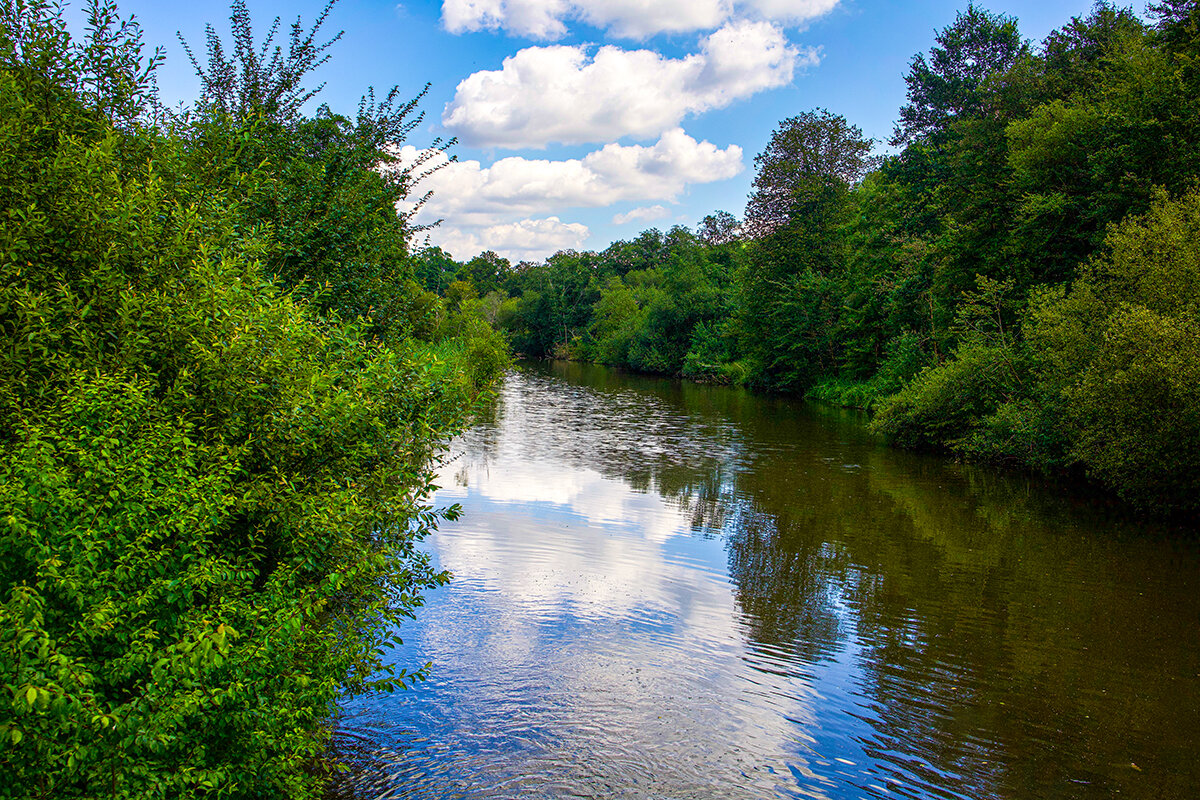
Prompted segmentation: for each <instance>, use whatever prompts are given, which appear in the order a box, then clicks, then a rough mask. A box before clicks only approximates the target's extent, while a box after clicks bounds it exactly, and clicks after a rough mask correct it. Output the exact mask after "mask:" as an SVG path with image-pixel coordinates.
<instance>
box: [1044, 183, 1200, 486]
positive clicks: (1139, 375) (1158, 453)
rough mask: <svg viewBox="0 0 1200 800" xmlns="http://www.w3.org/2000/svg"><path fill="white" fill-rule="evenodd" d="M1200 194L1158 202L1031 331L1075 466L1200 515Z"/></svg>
mask: <svg viewBox="0 0 1200 800" xmlns="http://www.w3.org/2000/svg"><path fill="white" fill-rule="evenodd" d="M1198 241H1200V191H1193V192H1191V193H1189V194H1187V195H1186V196H1184V197H1183V198H1181V199H1178V200H1170V199H1168V198H1166V197H1165V196H1160V197H1159V198H1158V199H1157V201H1156V202H1155V204H1154V206H1153V207H1152V208H1151V210H1150V211H1149V212H1148V213H1147V214H1145V215H1143V216H1138V217H1132V218H1130V219H1128V220H1126V221H1125V222H1123V223H1121V224H1120V225H1118V226H1117V227H1115V228H1114V229H1113V230H1112V231H1111V232H1110V234H1109V236H1108V239H1107V243H1108V247H1109V253H1108V254H1107V255H1105V256H1103V257H1100V258H1097V259H1095V260H1094V261H1092V262H1091V263H1090V264H1089V265H1088V266H1087V268H1086V269H1085V270H1084V271H1083V274H1082V275H1081V276H1080V278H1079V280H1077V281H1076V282H1075V284H1074V285H1073V286H1072V288H1071V291H1070V293H1065V292H1062V291H1058V292H1051V293H1047V294H1046V295H1044V296H1043V297H1041V298H1040V300H1039V302H1038V303H1036V304H1035V306H1034V308H1033V311H1032V312H1031V322H1030V325H1029V329H1030V333H1029V335H1030V339H1031V341H1032V342H1033V344H1034V346H1035V348H1036V350H1037V352H1038V355H1039V359H1040V361H1041V363H1042V364H1043V367H1042V370H1041V376H1040V377H1041V380H1042V382H1043V383H1044V385H1045V386H1046V387H1047V391H1049V392H1054V393H1055V394H1056V395H1057V396H1058V397H1059V398H1060V400H1061V403H1062V406H1063V408H1064V409H1065V410H1066V413H1065V424H1066V426H1067V428H1068V431H1069V434H1070V437H1071V441H1072V452H1073V454H1074V455H1075V456H1076V457H1077V458H1078V459H1079V460H1080V461H1081V462H1082V463H1083V464H1084V465H1086V466H1087V468H1088V469H1089V471H1090V472H1091V473H1092V474H1093V475H1094V476H1095V477H1096V478H1098V479H1099V480H1100V481H1102V482H1103V483H1104V484H1106V485H1107V486H1109V487H1110V488H1112V489H1114V490H1116V491H1118V492H1119V493H1121V494H1123V495H1124V496H1125V497H1126V498H1128V499H1130V500H1132V501H1134V502H1137V503H1140V504H1143V505H1149V506H1155V507H1160V508H1193V509H1194V508H1196V507H1198V505H1200V500H1198V499H1197V498H1200V463H1198V462H1197V460H1196V457H1195V454H1196V452H1197V451H1198V450H1200V388H1198V387H1200V249H1198V248H1197V247H1196V242H1198Z"/></svg>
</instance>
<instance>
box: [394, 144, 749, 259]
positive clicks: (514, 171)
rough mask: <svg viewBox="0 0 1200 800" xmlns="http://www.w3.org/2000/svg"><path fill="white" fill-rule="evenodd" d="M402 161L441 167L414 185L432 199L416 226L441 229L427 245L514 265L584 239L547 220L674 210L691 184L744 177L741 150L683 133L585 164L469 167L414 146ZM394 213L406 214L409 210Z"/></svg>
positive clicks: (571, 226) (611, 150) (613, 150)
mask: <svg viewBox="0 0 1200 800" xmlns="http://www.w3.org/2000/svg"><path fill="white" fill-rule="evenodd" d="M398 156H399V166H403V165H411V164H414V163H417V162H418V161H421V160H424V163H423V168H429V167H437V169H436V171H434V172H433V173H432V174H431V175H429V176H428V177H427V178H425V180H424V181H423V182H422V183H421V184H420V188H421V189H422V190H430V191H432V192H433V195H432V197H431V198H430V200H429V201H428V202H427V203H426V204H425V205H424V206H422V207H421V209H420V211H419V212H418V213H417V215H416V217H415V221H416V222H418V223H430V222H434V221H435V220H438V219H441V220H443V223H442V225H441V226H439V227H437V228H434V229H433V230H431V231H430V232H429V236H430V241H431V243H433V244H436V245H438V246H440V247H442V248H444V249H445V250H447V251H449V252H450V253H452V254H453V255H454V256H455V257H456V258H470V257H472V256H474V255H476V254H478V253H480V252H483V251H484V250H495V251H496V252H497V253H500V254H501V255H503V256H505V257H506V258H510V259H512V260H515V261H518V260H522V259H527V260H536V259H540V258H543V257H545V256H546V255H549V254H551V253H554V252H557V251H558V250H562V249H566V248H574V249H578V248H579V247H580V246H581V245H582V244H583V242H584V241H585V240H586V239H587V237H588V235H589V230H588V228H587V226H585V225H582V224H579V223H567V222H563V221H562V220H561V219H560V218H559V217H558V216H543V215H550V214H554V213H556V212H560V211H562V210H563V209H567V208H603V207H605V206H609V205H612V204H614V203H620V202H639V201H640V202H645V201H654V200H663V201H673V200H675V199H676V198H677V197H678V196H679V195H680V194H682V193H683V192H684V190H685V189H686V188H687V186H688V185H689V184H693V183H710V182H713V181H720V180H726V179H728V178H732V177H733V176H735V175H737V174H738V173H740V172H741V171H742V170H743V169H744V168H745V165H744V164H743V162H742V148H740V147H738V146H737V145H733V144H731V145H729V146H728V147H725V148H724V149H722V148H719V147H717V146H716V145H714V144H712V143H711V142H707V141H700V142H698V141H696V140H695V139H693V138H692V137H691V136H688V135H687V134H686V133H685V132H684V131H683V130H682V129H680V128H675V129H673V130H670V131H667V132H666V133H664V134H663V135H662V136H661V137H660V138H659V140H658V141H657V142H655V143H654V144H653V145H619V144H609V145H606V146H605V147H603V148H601V149H599V150H595V151H593V152H591V153H588V154H587V155H585V156H584V157H583V158H571V159H564V160H559V161H554V160H548V159H530V158H523V157H520V156H510V157H509V158H502V159H500V160H499V161H497V162H495V163H494V164H492V165H491V166H488V167H485V166H483V164H481V163H480V162H478V161H473V160H469V161H449V160H448V159H447V157H446V155H445V154H444V153H441V152H427V151H421V150H418V149H417V148H415V147H412V146H411V145H408V146H405V147H403V148H401V149H400V150H399V152H398ZM400 210H401V211H411V206H408V207H405V206H403V205H402V206H401V209H400ZM659 212H661V213H662V214H666V213H667V212H666V209H665V208H664V207H663V206H661V205H656V206H651V207H649V208H639V209H636V210H635V211H632V212H629V213H630V214H638V215H641V214H647V215H648V214H651V213H654V214H658V213H659ZM538 217H541V218H538ZM633 218H641V217H640V216H639V217H631V219H633ZM646 218H647V219H648V218H650V217H648V216H647V217H646ZM514 219H520V221H519V222H514V221H512V220H514Z"/></svg>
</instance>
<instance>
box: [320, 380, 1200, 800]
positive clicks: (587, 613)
mask: <svg viewBox="0 0 1200 800" xmlns="http://www.w3.org/2000/svg"><path fill="white" fill-rule="evenodd" d="M452 454H453V458H452V460H450V461H449V462H448V463H447V464H446V465H445V467H444V468H443V469H442V472H441V481H440V485H441V486H442V487H443V488H442V489H441V490H440V491H439V492H438V494H437V497H436V502H437V503H438V504H439V505H445V504H449V503H461V504H462V506H463V509H464V512H465V513H464V514H463V517H462V518H461V519H460V520H459V521H457V522H455V523H450V524H445V525H443V528H442V530H441V531H439V532H438V533H437V534H436V535H435V536H434V537H432V538H431V539H430V540H429V541H428V542H427V544H426V546H427V547H428V549H429V550H430V552H431V553H432V554H433V555H434V557H435V559H436V560H437V562H438V563H439V564H440V565H441V566H442V567H443V568H446V569H449V570H450V571H452V572H453V573H454V580H453V582H452V584H451V585H450V586H448V587H446V588H444V589H440V590H437V591H435V592H433V593H432V594H431V595H430V596H429V598H428V604H427V606H426V608H424V609H422V610H421V612H420V615H419V619H418V620H417V621H416V622H413V623H408V624H407V625H406V626H405V627H404V629H403V635H404V638H405V646H404V647H403V648H402V649H400V650H398V651H397V653H396V660H397V663H398V664H399V665H402V666H412V665H414V664H419V663H423V662H425V661H432V662H433V664H434V667H433V672H432V677H431V679H430V680H429V681H428V682H426V683H424V684H422V685H421V686H420V687H419V688H417V689H416V690H415V691H412V692H407V693H397V694H395V695H387V696H379V697H367V698H359V699H357V700H355V701H353V702H350V703H347V704H345V706H344V708H343V716H342V718H341V719H340V721H339V733H338V740H339V743H340V744H341V746H342V747H343V749H344V750H346V751H347V752H348V753H350V754H351V757H352V760H353V761H354V763H355V771H354V773H353V777H352V779H351V780H350V782H349V784H348V785H347V786H346V787H343V788H344V789H345V790H346V791H347V793H349V794H353V795H355V796H358V797H366V798H379V799H380V800H382V798H430V799H432V798H438V799H439V800H441V799H443V798H464V799H465V798H510V797H511V798H567V797H583V798H681V799H682V798H688V799H691V798H696V799H701V798H773V797H779V798H793V797H794V798H866V797H871V798H894V797H896V798H899V797H903V798H1013V799H1014V800H1016V799H1018V798H1020V799H1022V800H1024V799H1025V798H1118V797H1120V798H1127V797H1133V798H1166V799H1167V800H1170V799H1171V798H1181V799H1183V798H1195V797H1200V788H1198V787H1200V591H1198V590H1200V585H1198V582H1197V578H1198V577H1200V553H1198V548H1197V546H1196V543H1195V542H1196V540H1195V537H1194V536H1191V535H1188V532H1187V531H1181V530H1178V529H1167V528H1160V527H1155V526H1153V525H1150V524H1147V523H1144V522H1143V523H1138V522H1137V521H1134V520H1130V519H1127V518H1122V517H1121V516H1120V514H1119V513H1118V512H1117V511H1115V510H1114V509H1111V508H1106V507H1104V504H1103V502H1102V501H1100V500H1098V499H1097V498H1094V497H1091V498H1089V497H1086V496H1082V495H1079V494H1071V493H1070V492H1068V491H1066V490H1065V489H1063V488H1061V487H1055V486H1053V485H1047V484H1044V483H1041V482H1039V481H1035V480H1032V479H1028V478H1022V477H1013V476H1004V475H999V474H996V473H994V472H990V471H985V470H976V469H971V468H968V467H965V466H961V465H955V464H952V463H948V462H946V461H944V460H942V459H938V458H930V457H920V456H915V455H912V454H906V453H901V452H897V451H894V450H890V449H887V448H885V447H882V446H881V445H880V443H879V442H878V441H877V440H875V439H874V438H872V437H871V436H869V435H868V434H867V433H866V432H865V431H864V429H863V427H862V421H861V420H860V419H859V418H858V417H857V416H856V415H854V414H851V413H847V412H837V411H831V410H828V409H822V408H820V407H816V406H812V405H808V404H804V403H800V402H797V401H788V400H784V399H780V398H770V397H763V396H756V395H753V394H750V393H747V392H744V391H739V390H734V389H728V388H720V387H704V386H696V385H692V384H686V383H678V382H673V381H666V380H656V379H648V378H639V377H634V376H628V375H621V374H619V373H616V372H613V371H609V370H606V369H603V368H600V367H590V366H584V365H574V364H552V365H532V366H525V367H522V368H520V369H518V370H516V371H514V372H513V373H512V374H510V375H509V377H508V378H507V380H506V382H505V384H504V387H503V389H502V390H501V392H500V396H499V398H498V400H497V402H496V403H495V407H494V408H493V409H491V412H490V414H488V415H486V418H485V419H484V420H483V421H481V422H480V424H478V425H477V426H476V427H475V428H473V429H472V430H471V431H469V432H468V433H467V434H466V435H464V436H463V437H461V438H460V439H459V440H458V441H456V442H455V444H454V447H453V449H452Z"/></svg>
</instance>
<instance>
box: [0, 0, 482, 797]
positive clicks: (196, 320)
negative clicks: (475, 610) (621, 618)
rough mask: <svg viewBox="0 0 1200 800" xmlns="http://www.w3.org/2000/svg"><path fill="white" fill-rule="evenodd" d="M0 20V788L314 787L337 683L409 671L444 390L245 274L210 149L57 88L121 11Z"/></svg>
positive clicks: (72, 78)
mask: <svg viewBox="0 0 1200 800" xmlns="http://www.w3.org/2000/svg"><path fill="white" fill-rule="evenodd" d="M112 19H113V18H112V15H111V12H109V11H105V9H104V8H103V7H99V6H95V7H93V21H94V22H95V21H96V20H99V22H100V23H102V24H103V25H107V26H108V28H109V29H111V26H112ZM105 20H108V21H107V22H105ZM0 22H2V23H3V31H2V33H3V38H2V39H0V216H2V217H3V219H4V225H3V226H0V328H2V329H3V331H4V339H3V341H4V348H3V350H0V441H3V443H4V447H3V450H2V452H0V508H3V514H2V515H0V686H2V687H3V691H4V696H5V698H7V699H6V700H5V702H4V703H3V704H2V705H0V707H3V709H4V711H3V712H0V797H30V796H33V797H47V798H51V797H52V798H92V797H106V798H178V797H191V796H200V795H212V796H221V797H229V798H251V797H253V798H267V797H279V798H305V797H318V796H320V792H321V789H320V781H319V780H316V775H315V773H316V772H318V771H319V770H318V767H320V765H321V763H322V759H323V757H324V754H325V752H326V746H327V732H326V731H325V730H324V725H325V723H326V721H327V720H328V718H329V715H330V713H331V711H332V710H333V704H334V703H335V701H336V700H337V699H338V698H339V697H341V696H343V695H344V694H346V693H347V692H351V693H353V692H360V691H366V690H371V689H391V688H394V687H395V686H396V685H397V683H400V684H402V683H404V682H405V681H406V680H408V679H409V678H410V677H411V676H409V675H408V674H407V673H404V672H402V673H400V674H399V675H397V676H395V678H396V680H395V681H392V680H387V679H386V675H381V674H380V673H379V672H378V670H379V668H380V666H381V662H382V658H381V654H382V649H383V648H384V647H385V646H386V645H387V644H388V642H389V640H390V637H392V636H393V635H394V631H395V625H396V623H398V621H399V620H400V619H402V618H403V617H406V616H411V615H412V614H413V613H414V610H415V608H416V607H417V606H419V605H420V603H421V598H420V592H421V590H422V589H424V588H427V587H431V586H434V585H437V584H438V583H440V582H442V581H443V580H444V579H445V576H444V575H443V574H440V573H437V572H435V571H434V570H433V569H432V568H431V567H430V565H429V562H428V559H427V558H426V557H425V556H423V555H421V554H420V553H418V552H417V550H416V541H417V540H418V539H419V538H420V537H421V536H422V535H423V534H424V533H425V532H427V531H428V530H430V529H431V527H432V526H433V525H435V524H436V521H437V519H438V514H436V513H435V512H434V511H432V510H431V509H429V508H427V507H425V506H424V505H423V503H422V501H421V498H422V497H424V496H426V494H427V492H428V490H429V488H430V486H429V480H430V475H429V472H428V464H429V462H430V458H431V457H432V456H433V455H434V454H436V452H437V451H438V450H439V448H440V447H441V446H442V442H443V441H444V439H445V438H446V436H448V435H449V433H450V432H452V431H453V430H455V429H456V428H457V427H458V426H459V425H460V424H461V420H462V419H463V417H464V414H465V412H466V407H465V406H466V404H467V401H468V400H469V399H470V392H464V391H462V389H461V388H460V386H459V384H458V383H457V381H458V376H457V374H455V373H453V372H448V371H447V370H446V369H445V368H443V367H442V366H440V365H439V364H438V363H437V361H436V360H435V359H433V358H432V357H431V356H430V354H429V352H428V348H427V347H425V346H422V345H420V344H413V343H406V342H404V341H397V342H395V345H394V346H388V345H384V344H382V343H381V342H380V341H379V340H378V339H376V338H375V337H374V336H373V335H372V334H371V330H372V328H373V323H372V322H371V321H370V320H364V321H362V322H355V323H342V322H338V321H336V318H334V319H330V318H326V317H323V316H322V315H320V313H319V307H318V306H317V305H315V304H313V303H311V302H309V301H308V300H299V299H297V297H296V296H295V295H294V294H292V293H288V292H285V291H283V290H282V289H281V287H280V286H279V285H278V284H277V283H276V282H275V281H274V280H272V279H270V278H269V277H267V276H265V275H264V270H263V268H262V267H261V265H260V261H261V260H262V258H263V257H264V256H265V255H266V254H270V253H273V252H275V245H274V243H273V240H272V239H271V238H270V231H269V230H267V229H265V228H261V227H253V226H247V225H246V224H244V221H245V220H246V219H247V218H248V216H249V215H248V214H247V213H246V209H244V208H242V207H241V205H240V204H241V203H243V202H244V201H245V198H246V197H247V196H248V194H252V193H247V192H246V191H245V187H244V186H223V185H221V184H219V183H216V184H214V183H213V182H212V180H211V176H212V174H222V173H223V172H224V173H229V174H232V173H236V171H237V170H236V164H235V163H232V162H231V163H230V164H220V163H217V164H212V165H210V167H211V171H206V172H204V173H198V172H197V171H196V166H195V165H196V160H195V159H194V158H193V155H194V154H193V153H192V152H191V151H190V150H189V148H190V147H192V146H193V145H194V143H192V142H188V141H184V140H180V139H178V138H175V137H172V136H170V135H167V134H164V133H161V132H159V131H156V130H155V129H153V128H149V127H146V126H145V125H144V123H143V122H140V121H139V120H138V119H137V118H136V115H133V116H131V115H130V114H124V116H118V115H116V114H113V113H110V112H111V109H112V108H113V104H112V103H108V104H104V103H98V102H97V100H96V98H94V97H90V96H89V95H87V94H86V93H84V92H83V91H82V90H80V89H79V86H80V85H84V86H95V85H104V81H105V80H108V81H109V82H110V83H113V84H114V85H117V86H126V85H127V81H122V80H118V79H117V78H120V77H121V75H127V74H128V73H129V70H128V69H126V67H128V62H127V61H122V60H121V59H123V58H124V57H125V54H127V53H128V52H129V49H128V47H126V46H125V45H124V44H122V43H121V40H120V37H119V36H118V37H117V38H116V40H114V41H115V44H113V45H112V48H113V52H112V53H109V55H108V56H105V55H104V53H105V51H104V50H103V48H101V50H100V51H99V57H97V51H95V50H93V51H91V53H90V54H89V56H88V59H89V60H85V59H84V58H83V56H81V55H80V53H81V51H80V49H79V48H78V47H76V46H75V45H73V44H71V42H70V38H69V37H68V36H67V35H66V33H65V25H64V24H63V23H62V20H61V16H60V15H59V14H58V12H57V11H56V10H54V9H52V8H50V7H48V6H46V5H44V4H43V5H38V4H32V5H25V4H18V3H12V2H9V3H5V4H4V5H3V6H0ZM110 32H111V30H110ZM101 33H103V30H102V31H101ZM126 44H128V42H126ZM114 54H115V55H114ZM95 69H100V70H102V71H103V70H107V72H105V73H103V74H101V75H99V76H96V75H93V76H92V77H93V79H92V80H91V82H90V83H89V82H88V80H87V77H88V75H89V74H90V73H89V70H95ZM81 76H82V77H81ZM114 76H115V77H114ZM210 144H211V143H210ZM207 152H209V153H220V152H228V153H231V154H233V153H235V152H236V147H234V146H230V147H216V148H210V149H209V150H208V151H207ZM232 157H233V156H232V155H231V158H232ZM258 179H260V178H259V177H256V176H254V175H248V176H245V180H248V181H252V180H258ZM316 299H317V301H318V302H319V294H318V295H317V296H316Z"/></svg>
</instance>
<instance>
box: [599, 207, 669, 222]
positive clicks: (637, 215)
mask: <svg viewBox="0 0 1200 800" xmlns="http://www.w3.org/2000/svg"><path fill="white" fill-rule="evenodd" d="M670 215H671V212H670V211H667V209H666V208H665V207H664V206H658V205H655V206H644V207H642V208H635V209H633V210H632V211H626V212H625V213H624V214H617V215H616V216H615V217H613V218H612V222H613V225H628V224H629V223H630V222H653V221H654V220H656V219H662V218H663V217H667V216H670Z"/></svg>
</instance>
